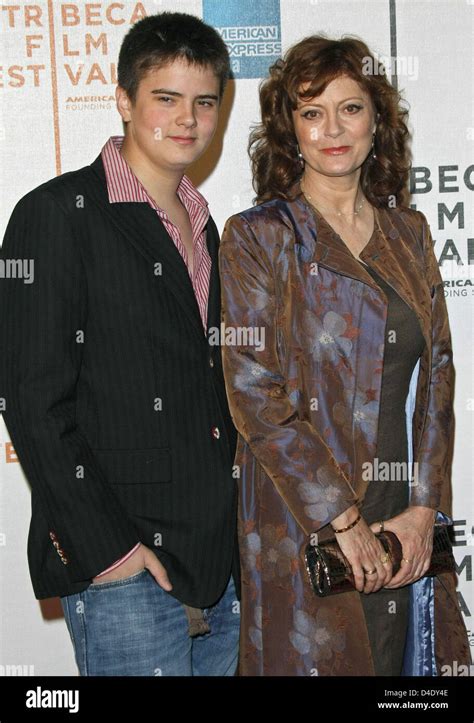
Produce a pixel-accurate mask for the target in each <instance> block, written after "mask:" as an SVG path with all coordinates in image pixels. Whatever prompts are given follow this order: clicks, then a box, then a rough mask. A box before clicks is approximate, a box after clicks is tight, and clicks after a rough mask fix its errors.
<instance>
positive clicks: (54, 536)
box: [49, 531, 56, 540]
mask: <svg viewBox="0 0 474 723" xmlns="http://www.w3.org/2000/svg"><path fill="white" fill-rule="evenodd" d="M49 536H50V538H51V539H52V540H55V539H56V535H55V533H54V532H53V531H51V532H50V533H49Z"/></svg>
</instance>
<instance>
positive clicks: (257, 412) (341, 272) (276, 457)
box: [220, 193, 470, 676]
mask: <svg viewBox="0 0 474 723" xmlns="http://www.w3.org/2000/svg"><path fill="white" fill-rule="evenodd" d="M376 221H377V223H376V225H375V228H374V233H373V235H372V237H371V239H370V241H369V243H368V244H367V246H366V247H365V248H364V250H363V252H362V253H361V255H360V256H361V259H362V260H363V261H365V262H366V263H368V264H369V265H370V266H372V268H374V269H375V271H376V272H377V273H378V274H379V275H380V276H381V277H382V278H383V279H385V280H386V281H387V282H388V283H389V284H391V285H392V287H393V288H394V289H395V290H396V291H397V292H398V294H399V295H400V296H401V298H402V299H403V300H404V301H405V302H406V303H407V304H408V305H409V306H410V307H411V308H412V309H413V310H414V312H415V313H416V315H417V317H418V320H419V322H420V325H421V329H422V332H423V335H424V337H425V341H426V347H425V350H424V353H423V355H422V358H421V360H420V363H419V365H418V373H417V377H416V378H415V388H416V402H415V399H413V406H414V410H415V411H414V414H413V417H412V425H411V429H410V428H409V433H410V436H411V435H413V446H412V448H411V450H410V451H411V452H412V454H413V459H414V460H415V461H416V462H417V463H418V483H417V484H416V485H414V486H412V487H411V491H410V494H411V497H410V504H412V505H423V506H427V507H431V508H433V509H436V510H438V511H439V514H441V513H444V515H447V516H448V517H450V516H451V514H452V508H451V484H450V464H451V451H452V439H453V426H454V424H453V410H452V402H453V381H454V371H453V365H452V352H451V339H450V331H449V323H448V317H447V311H446V303H445V298H444V293H443V283H442V279H441V276H440V273H439V269H438V264H437V262H436V258H435V256H434V252H433V248H432V245H433V242H432V239H431V234H430V231H429V226H428V224H427V221H426V219H425V217H424V216H423V214H421V213H420V212H417V211H414V210H411V209H409V208H396V209H382V210H380V209H379V210H377V211H376ZM220 270H221V276H222V303H223V312H222V313H223V317H222V319H223V322H224V325H225V326H224V329H227V328H228V327H230V328H235V330H236V331H237V330H239V329H240V330H241V333H242V329H249V328H250V329H260V333H261V330H262V329H263V330H264V333H265V345H264V348H263V349H259V348H258V345H257V343H256V340H255V338H254V339H252V338H250V337H248V338H247V339H245V338H242V337H240V341H239V343H233V342H232V341H230V343H228V342H223V347H222V349H223V352H222V353H223V359H224V371H225V377H226V385H227V394H228V399H229V404H230V409H231V413H232V417H233V420H234V423H235V425H236V427H237V429H238V432H239V440H238V447H237V454H236V460H235V463H236V465H238V466H239V470H240V480H239V485H240V515H239V541H240V547H241V555H242V574H243V578H242V604H241V605H242V608H241V612H242V631H241V655H240V674H241V675H322V676H323V675H341V676H342V675H374V667H373V662H372V655H371V651H370V644H369V639H368V634H367V626H366V623H365V618H364V613H363V609H362V604H361V602H360V595H359V593H358V592H356V591H354V592H348V593H343V594H339V595H335V596H333V597H328V598H317V597H316V596H315V595H314V593H313V591H312V590H311V588H310V586H309V583H308V580H307V574H306V571H305V568H304V562H303V552H304V548H305V547H306V544H307V543H308V541H309V536H310V535H311V533H314V532H317V533H318V537H319V540H320V541H322V540H323V539H326V538H328V537H331V536H333V531H332V528H331V526H330V525H329V522H330V521H331V520H332V519H333V518H334V517H336V516H337V515H339V514H340V513H341V512H343V511H344V510H345V509H347V508H348V507H349V506H351V505H352V504H353V503H354V502H358V504H361V502H362V501H363V498H364V494H365V490H366V488H367V484H368V483H367V482H364V481H363V480H364V476H363V475H362V465H363V464H364V462H365V461H367V460H371V459H372V460H373V458H374V455H375V450H376V442H377V421H378V405H379V399H380V386H381V371H382V364H383V352H384V339H385V320H386V315H387V299H386V297H385V295H384V294H383V292H382V291H381V289H380V287H379V286H378V285H377V284H376V283H375V282H374V281H373V279H372V277H371V276H370V274H368V273H367V272H366V271H365V270H364V268H363V267H362V265H361V264H359V263H358V262H357V261H356V260H355V258H354V257H353V255H352V254H351V252H350V251H349V250H348V248H347V247H346V245H345V244H344V242H343V241H342V240H341V239H340V237H339V236H338V235H337V234H336V233H335V232H334V231H333V230H332V228H331V227H330V226H329V225H328V224H327V223H326V222H325V221H324V220H323V219H320V218H319V217H317V216H316V215H315V213H314V212H313V211H312V209H311V207H310V206H308V204H307V203H306V201H305V199H304V197H303V196H302V195H301V193H299V194H298V195H297V196H296V198H295V200H293V201H283V200H273V201H269V202H266V203H263V204H261V205H259V206H256V207H254V208H252V209H249V210H247V211H244V212H242V213H240V214H237V215H235V216H233V217H231V218H230V219H229V220H228V222H227V224H226V227H225V230H224V234H223V239H222V243H221V249H220ZM229 339H230V337H229ZM236 339H239V337H236ZM236 339H234V342H235V341H236ZM427 581H428V584H429V585H431V586H432V587H431V593H432V598H431V604H432V612H433V613H434V619H433V617H432V618H431V621H430V620H429V619H428V618H426V620H428V636H429V637H428V638H427V632H426V630H425V629H421V628H419V629H416V630H415V634H414V635H415V642H416V643H417V644H418V650H417V652H416V653H415V652H414V651H413V650H412V651H411V653H410V654H411V655H412V656H415V655H416V656H420V655H421V656H422V655H423V654H424V656H425V659H424V661H423V665H422V667H421V670H422V671H425V672H421V673H413V674H422V675H437V674H441V672H442V671H441V666H443V665H451V664H452V663H453V661H454V660H457V661H458V664H459V665H460V664H468V663H469V662H470V653H469V647H468V640H467V634H466V629H465V626H464V623H463V620H462V617H461V613H460V610H459V606H458V602H457V596H456V590H455V586H456V579H455V575H454V574H452V575H451V574H443V575H440V576H439V577H437V578H435V579H434V580H433V579H431V578H425V579H424V580H422V581H419V582H420V583H426V582H427ZM418 584H419V583H414V585H418ZM418 593H419V594H418V595H417V596H416V597H417V600H418V604H420V601H421V604H422V605H425V608H426V610H424V611H423V610H422V611H421V612H422V613H423V612H424V613H426V614H427V612H428V608H427V606H429V598H428V597H426V595H427V594H428V593H429V588H426V586H425V589H424V590H422V591H418ZM433 601H434V602H433ZM425 617H426V616H425ZM425 622H426V621H425ZM430 624H431V625H432V627H431V629H429V625H430ZM427 640H428V646H427ZM423 646H424V648H423ZM430 646H431V663H430ZM420 651H421V652H420ZM430 664H431V666H432V667H431V669H430ZM426 671H428V672H426Z"/></svg>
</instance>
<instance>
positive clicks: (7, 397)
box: [0, 189, 139, 581]
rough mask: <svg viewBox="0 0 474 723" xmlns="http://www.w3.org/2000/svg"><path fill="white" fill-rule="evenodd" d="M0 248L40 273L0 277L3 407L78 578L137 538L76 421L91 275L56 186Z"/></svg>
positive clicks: (26, 210) (35, 201)
mask: <svg viewBox="0 0 474 723" xmlns="http://www.w3.org/2000/svg"><path fill="white" fill-rule="evenodd" d="M1 253H2V258H3V259H4V262H5V263H6V262H7V261H8V262H9V263H11V260H12V259H17V260H27V261H29V262H32V264H33V266H32V270H33V274H34V275H33V278H32V280H31V283H29V282H28V283H25V279H22V278H6V277H5V278H2V279H1V281H0V307H1V314H2V318H1V325H0V334H1V341H2V344H1V346H2V355H1V357H2V360H1V362H0V363H1V367H0V368H1V371H2V373H1V380H0V381H1V384H0V395H1V396H2V398H3V400H4V401H3V405H4V412H3V416H4V419H5V423H6V426H7V428H8V431H9V433H10V436H11V440H12V443H13V446H14V447H15V451H16V453H17V455H18V458H19V460H20V463H21V465H22V467H23V471H24V472H25V475H26V477H27V479H28V481H29V482H30V484H31V488H32V494H33V495H34V496H35V498H36V503H37V504H38V505H39V508H40V510H41V511H42V514H43V516H44V518H45V520H46V521H47V524H48V530H49V535H50V538H51V544H52V545H53V544H54V543H55V542H56V544H55V547H56V548H57V549H58V552H59V554H60V555H61V558H62V561H63V563H64V565H65V569H66V570H67V573H68V574H69V576H70V579H71V580H72V581H81V580H88V579H90V578H92V577H94V576H95V575H96V574H97V573H99V572H100V571H102V570H104V569H105V568H107V567H108V566H109V565H110V564H111V563H113V561H114V560H117V559H118V558H120V557H122V556H123V555H124V554H125V553H126V552H128V551H129V550H130V549H131V548H132V547H133V546H134V545H135V544H136V543H137V542H138V541H139V540H138V535H137V533H136V530H135V528H134V526H133V523H132V521H131V520H130V519H129V518H128V517H127V514H126V512H125V510H124V509H123V508H122V506H121V504H120V502H119V500H118V499H117V498H116V496H115V495H114V492H113V489H112V487H111V486H110V485H109V484H108V483H107V481H106V479H105V478H104V476H103V474H102V472H101V471H100V469H99V467H98V465H97V463H96V461H95V459H94V456H93V453H92V452H91V449H90V447H89V445H88V442H87V439H86V435H85V434H84V430H82V429H80V428H79V426H78V424H77V421H76V385H77V381H78V377H79V374H80V369H81V363H82V350H83V346H84V345H83V343H80V342H81V339H80V332H83V333H84V334H85V341H84V343H87V330H86V324H87V295H86V279H85V273H84V269H83V266H82V261H81V258H80V254H79V249H78V247H77V244H76V243H75V239H74V235H73V231H72V229H71V225H70V222H69V220H68V217H67V215H66V213H65V212H64V211H63V209H62V208H61V207H60V206H59V205H58V202H57V200H56V199H55V197H54V196H53V194H52V193H50V192H49V191H48V190H42V189H36V190H35V191H32V192H31V193H29V194H27V195H26V196H25V197H24V198H22V199H21V200H20V201H19V203H18V204H17V205H16V207H15V209H14V211H13V213H12V216H11V218H10V221H9V224H8V226H7V229H6V233H5V238H4V242H3V247H2V252H1ZM30 268H31V267H30ZM78 335H79V336H78ZM58 563H59V559H58Z"/></svg>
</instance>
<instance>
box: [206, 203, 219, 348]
mask: <svg viewBox="0 0 474 723" xmlns="http://www.w3.org/2000/svg"><path fill="white" fill-rule="evenodd" d="M206 243H207V250H208V251H209V256H210V257H211V277H210V279H209V301H208V306H207V327H206V334H207V336H209V329H210V328H211V327H214V328H216V327H217V328H218V329H220V323H221V315H220V309H221V286H220V277H219V263H218V254H219V233H218V231H217V228H216V225H215V223H214V221H213V220H212V218H211V217H209V221H208V224H207V228H206Z"/></svg>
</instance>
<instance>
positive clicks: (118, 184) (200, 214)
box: [96, 136, 211, 577]
mask: <svg viewBox="0 0 474 723" xmlns="http://www.w3.org/2000/svg"><path fill="white" fill-rule="evenodd" d="M123 141H124V136H112V137H111V138H109V140H108V141H107V143H106V144H105V146H104V147H103V148H102V152H101V156H102V162H103V164H104V170H105V177H106V179H107V194H108V197H109V201H110V203H121V202H132V203H140V202H141V203H149V204H150V206H151V207H152V208H153V209H155V211H156V212H157V214H158V216H159V218H160V219H161V220H162V222H163V226H164V227H165V229H166V230H167V232H168V234H169V235H170V237H171V238H172V239H173V242H174V244H175V246H176V248H177V249H178V251H179V253H180V254H181V257H182V259H183V261H184V263H185V264H186V267H187V269H188V272H189V276H190V278H191V282H192V285H193V289H194V294H195V296H196V301H197V303H198V306H199V313H200V314H201V320H202V323H203V326H204V331H206V323H207V304H208V298H209V280H210V276H211V257H210V256H209V252H208V250H207V247H206V231H205V227H206V224H207V221H208V219H209V209H208V204H207V201H206V199H205V198H204V196H203V195H202V194H200V193H199V191H198V190H197V188H195V187H194V185H193V184H192V183H191V181H190V180H189V178H187V177H186V176H183V178H182V179H181V182H180V184H179V186H178V189H177V194H178V196H179V198H180V200H181V202H182V203H183V205H184V207H185V208H186V210H187V212H188V215H189V220H190V223H191V228H192V234H193V271H192V272H191V270H190V267H189V263H188V253H187V251H186V248H185V246H184V244H183V242H182V240H181V235H180V232H179V228H177V227H176V226H175V225H174V223H172V221H171V220H170V219H169V217H168V215H167V214H166V212H165V211H164V210H163V209H162V208H160V207H159V206H158V205H157V204H156V203H155V201H154V199H153V198H151V196H150V195H149V194H148V193H147V191H146V188H145V187H144V186H143V185H142V184H141V183H140V181H139V180H138V178H137V177H136V176H135V174H134V173H133V171H132V169H131V168H130V166H129V165H128V163H127V162H126V160H125V159H124V158H123V156H122V155H121V153H120V149H121V148H122V144H123ZM138 548H139V545H138V544H137V545H135V546H134V547H133V548H132V549H131V550H130V551H129V552H128V553H127V554H126V555H124V557H122V558H120V560H116V562H114V564H113V565H110V567H108V568H107V569H106V570H103V571H102V572H101V573H99V575H96V577H101V576H102V575H106V574H107V573H108V572H111V571H112V570H115V568H117V567H118V566H119V565H121V564H122V562H126V560H128V558H129V557H130V556H131V555H133V553H134V552H136V550H138Z"/></svg>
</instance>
